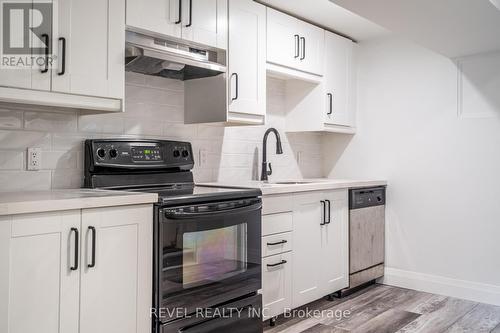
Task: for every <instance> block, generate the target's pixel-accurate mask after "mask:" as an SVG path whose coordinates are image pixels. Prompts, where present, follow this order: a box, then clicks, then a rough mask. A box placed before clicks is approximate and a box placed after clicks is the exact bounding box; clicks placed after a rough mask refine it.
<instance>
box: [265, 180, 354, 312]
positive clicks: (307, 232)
mask: <svg viewBox="0 0 500 333" xmlns="http://www.w3.org/2000/svg"><path fill="white" fill-rule="evenodd" d="M276 199H277V197H275V196H268V197H266V196H264V198H263V205H264V207H266V206H267V207H270V206H271V205H272V203H273V202H274V201H276ZM279 199H280V200H285V199H287V201H288V202H291V203H292V205H291V207H290V209H291V211H290V212H282V213H278V214H270V215H264V216H263V222H262V223H263V238H262V249H263V251H262V255H263V257H264V258H263V261H262V265H263V266H262V271H263V273H262V276H263V281H262V294H263V302H264V309H266V313H265V315H264V319H269V318H271V317H274V316H277V315H279V314H282V313H283V312H284V311H285V310H286V309H287V308H297V307H300V306H302V305H304V304H307V303H309V302H312V301H314V300H317V299H319V298H321V297H323V296H326V295H329V294H332V293H334V292H336V291H339V290H341V289H344V288H346V287H348V284H349V257H348V256H349V252H348V245H349V244H348V191H347V189H341V190H332V191H312V192H305V193H297V194H290V195H288V197H286V196H283V195H280V198H279ZM268 224H269V226H268ZM269 265H271V266H269Z"/></svg>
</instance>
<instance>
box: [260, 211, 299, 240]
mask: <svg viewBox="0 0 500 333" xmlns="http://www.w3.org/2000/svg"><path fill="white" fill-rule="evenodd" d="M292 216H293V215H292V213H291V212H290V213H280V214H272V215H264V216H262V236H268V235H272V234H278V233H281V232H287V231H292V230H293V217H292Z"/></svg>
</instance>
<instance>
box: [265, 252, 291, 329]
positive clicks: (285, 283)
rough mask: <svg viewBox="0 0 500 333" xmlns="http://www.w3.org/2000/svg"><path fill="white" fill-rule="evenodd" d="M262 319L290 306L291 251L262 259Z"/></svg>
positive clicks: (279, 312)
mask: <svg viewBox="0 0 500 333" xmlns="http://www.w3.org/2000/svg"><path fill="white" fill-rule="evenodd" d="M262 265H263V267H262V304H263V310H264V311H263V316H262V317H263V319H264V320H266V319H269V318H270V317H274V316H277V315H279V314H281V313H283V312H284V310H285V308H290V306H291V304H292V302H291V300H292V255H291V252H287V253H282V254H278V255H275V256H271V257H267V258H265V259H263V260H262Z"/></svg>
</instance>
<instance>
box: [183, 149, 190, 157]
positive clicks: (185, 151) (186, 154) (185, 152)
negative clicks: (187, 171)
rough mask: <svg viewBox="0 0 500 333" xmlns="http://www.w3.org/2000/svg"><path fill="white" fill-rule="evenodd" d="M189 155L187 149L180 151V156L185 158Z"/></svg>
mask: <svg viewBox="0 0 500 333" xmlns="http://www.w3.org/2000/svg"><path fill="white" fill-rule="evenodd" d="M188 156H189V152H188V151H187V150H183V151H182V157H184V158H186V157H188Z"/></svg>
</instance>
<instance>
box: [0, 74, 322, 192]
mask: <svg viewBox="0 0 500 333" xmlns="http://www.w3.org/2000/svg"><path fill="white" fill-rule="evenodd" d="M267 91H268V99H267V104H268V123H267V125H266V126H250V127H231V128H224V127H221V126H216V125H184V124H183V121H184V110H183V103H184V87H183V83H182V82H181V81H175V80H169V79H163V78H154V77H146V76H143V75H138V74H130V73H127V77H126V98H125V99H126V100H125V104H126V112H124V113H119V114H109V113H108V114H99V115H95V114H87V113H85V112H84V111H68V110H65V111H60V110H59V112H47V111H56V110H52V109H46V108H44V109H43V111H40V109H37V110H32V108H30V107H20V106H16V105H0V191H17V190H44V189H50V188H55V189H58V188H77V187H80V186H81V185H82V180H83V141H84V140H85V139H86V138H107V137H129V136H131V137H147V138H159V139H172V140H187V141H191V142H192V143H193V149H194V152H195V154H196V155H197V156H196V166H195V170H194V171H195V179H196V180H197V181H215V180H229V181H231V180H250V179H253V178H256V177H257V176H258V175H259V171H258V168H260V163H261V162H260V160H261V156H260V153H261V151H262V137H263V135H264V131H265V130H266V129H267V128H268V127H270V126H274V127H276V128H277V129H278V130H279V131H280V133H281V137H282V139H283V150H284V154H283V155H279V156H275V154H274V152H273V151H275V150H274V145H275V143H274V138H272V137H270V140H269V150H268V151H269V160H270V161H271V162H272V163H273V170H274V175H273V176H272V179H278V178H281V179H284V178H300V177H302V176H304V177H319V176H321V174H322V168H321V162H320V161H321V159H320V158H321V157H320V154H321V137H320V136H319V135H317V134H294V135H285V133H284V127H285V119H284V107H285V106H284V105H285V104H284V103H285V102H284V93H285V84H284V82H283V81H279V80H275V79H269V80H268V89H267ZM28 147H41V148H42V149H43V154H42V169H43V170H40V171H36V172H33V171H25V170H26V149H27V148H28ZM200 149H203V150H204V151H206V153H207V154H206V155H207V159H206V163H205V165H203V166H200V164H199V158H198V151H199V150H200ZM297 151H302V152H303V154H302V156H303V159H302V161H303V162H302V163H300V164H299V163H298V162H297V161H296V159H295V156H296V152H297Z"/></svg>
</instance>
